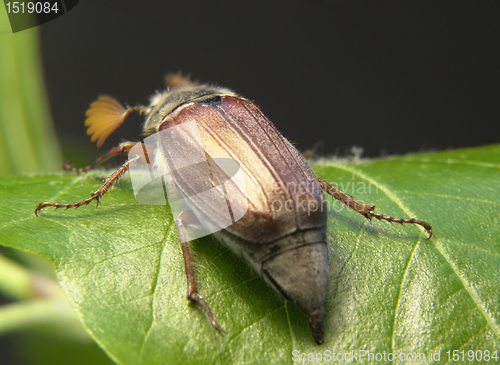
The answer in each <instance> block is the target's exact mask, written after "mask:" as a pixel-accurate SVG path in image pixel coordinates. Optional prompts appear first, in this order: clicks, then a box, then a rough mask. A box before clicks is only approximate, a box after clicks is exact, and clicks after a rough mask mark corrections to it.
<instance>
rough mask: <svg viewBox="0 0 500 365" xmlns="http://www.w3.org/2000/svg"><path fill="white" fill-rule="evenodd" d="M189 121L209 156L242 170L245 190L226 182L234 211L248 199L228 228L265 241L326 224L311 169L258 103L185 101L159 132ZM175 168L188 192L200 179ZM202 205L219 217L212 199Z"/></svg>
mask: <svg viewBox="0 0 500 365" xmlns="http://www.w3.org/2000/svg"><path fill="white" fill-rule="evenodd" d="M193 120H194V121H196V122H197V126H198V130H199V133H200V137H201V140H202V144H203V148H204V150H205V153H206V156H207V158H208V159H209V160H210V158H221V157H226V158H232V159H234V160H236V161H238V162H239V163H240V166H241V169H242V170H243V173H244V181H245V190H246V193H245V194H243V192H241V191H240V189H239V188H238V187H237V186H235V185H231V184H227V183H226V184H225V187H226V191H227V194H228V195H230V196H232V197H233V198H234V197H237V198H236V199H233V200H232V201H231V207H232V208H233V210H237V207H235V204H238V202H239V203H243V202H244V201H245V200H246V201H247V202H248V211H247V212H246V214H245V215H244V216H243V217H242V218H241V219H240V220H238V221H237V222H236V223H234V224H233V225H231V226H229V227H227V231H229V232H230V233H231V234H234V235H235V236H237V237H240V238H242V239H245V240H249V241H251V242H255V243H268V242H273V241H275V240H277V239H279V238H281V237H284V236H286V235H289V234H291V233H294V232H295V231H297V230H306V229H310V228H320V227H322V226H324V225H325V224H326V217H327V215H326V204H325V200H324V196H323V192H322V190H321V188H320V186H319V183H318V181H317V179H316V177H315V175H314V173H313V172H312V170H311V168H310V167H309V165H308V164H307V162H306V161H305V159H304V158H303V156H302V155H301V154H300V152H299V151H297V149H295V148H294V147H293V146H292V145H291V144H290V143H289V142H288V141H287V140H286V139H285V138H284V137H283V136H282V135H281V134H280V133H279V132H278V131H277V130H276V128H275V127H274V125H273V124H272V123H271V122H270V120H269V119H268V118H267V117H266V116H265V115H264V114H263V113H262V111H261V110H260V108H259V107H258V105H257V104H255V103H254V102H253V101H250V100H247V99H241V98H237V97H232V96H224V97H222V101H221V103H219V104H217V105H202V104H198V103H192V104H188V105H186V106H184V107H181V108H180V109H179V110H178V111H176V112H174V113H172V114H171V115H170V116H168V117H167V118H166V119H165V121H164V122H163V123H162V125H161V126H160V128H159V130H163V129H166V128H169V127H172V126H175V125H179V124H182V123H186V122H190V121H193ZM164 153H167V154H168V151H165V152H164ZM172 163H173V164H174V165H175V164H176V162H175V161H172ZM179 171H181V172H180V173H179V174H177V175H176V176H174V177H175V181H176V184H177V186H178V187H179V188H180V189H181V190H182V191H184V192H186V193H187V195H190V194H192V192H193V191H196V190H197V184H202V182H199V181H197V180H196V177H195V176H193V175H192V174H191V175H189V172H186V174H184V172H185V170H179ZM191 171H192V170H191ZM183 174H184V175H183ZM201 205H203V206H199V207H198V208H199V209H200V210H201V211H203V212H204V213H205V214H206V215H207V216H208V217H211V216H214V215H217V210H216V209H214V207H213V202H209V201H207V202H203V203H201Z"/></svg>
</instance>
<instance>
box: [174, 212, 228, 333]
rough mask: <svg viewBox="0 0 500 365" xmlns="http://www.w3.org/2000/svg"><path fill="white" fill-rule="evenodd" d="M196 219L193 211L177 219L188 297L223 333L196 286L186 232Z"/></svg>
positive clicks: (182, 214)
mask: <svg viewBox="0 0 500 365" xmlns="http://www.w3.org/2000/svg"><path fill="white" fill-rule="evenodd" d="M193 219H196V217H194V214H193V213H192V212H183V213H181V214H180V215H179V218H177V219H176V220H175V224H176V225H177V231H178V233H179V239H180V241H181V248H182V255H183V257H184V269H185V272H186V279H187V299H188V300H191V301H193V302H196V303H198V304H199V305H201V307H202V308H203V310H204V311H205V313H206V314H207V317H208V319H209V320H210V324H211V325H212V327H213V328H215V329H216V330H217V332H219V333H220V334H223V332H224V330H223V329H222V328H221V327H220V326H219V324H218V323H217V322H216V321H215V318H214V315H213V313H212V309H210V306H209V305H208V303H207V302H206V300H205V298H203V297H202V296H201V295H200V294H199V293H198V288H197V287H196V281H195V277H194V270H193V262H192V260H191V253H190V252H189V245H188V239H187V234H186V226H187V225H188V224H189V221H190V220H193Z"/></svg>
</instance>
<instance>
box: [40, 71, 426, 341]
mask: <svg viewBox="0 0 500 365" xmlns="http://www.w3.org/2000/svg"><path fill="white" fill-rule="evenodd" d="M166 84H167V89H166V90H165V91H162V92H159V93H157V94H155V95H154V96H153V97H152V98H151V102H150V104H149V105H148V106H137V107H133V108H128V109H126V108H124V107H123V106H121V104H120V103H118V102H117V101H116V100H115V99H113V98H111V97H107V96H101V97H100V98H99V99H98V100H97V101H96V102H94V103H92V104H91V107H90V109H89V110H88V111H87V113H86V115H87V120H86V122H85V125H86V126H87V127H89V128H88V130H87V134H89V135H92V137H91V140H92V141H97V145H98V146H99V147H100V146H101V145H102V144H103V143H104V141H105V139H106V138H107V137H108V136H109V135H110V134H111V133H112V132H113V131H114V130H115V129H116V128H118V127H119V126H120V125H121V124H122V123H123V122H124V120H125V119H126V118H127V116H128V115H129V114H130V113H132V112H134V111H138V112H140V113H142V114H144V115H145V117H146V122H145V124H144V133H145V134H146V135H152V134H154V133H158V132H161V131H163V130H166V129H168V128H171V127H174V126H179V125H183V124H184V123H188V122H193V121H194V122H196V124H197V126H198V131H199V135H200V138H201V141H202V145H203V149H204V153H205V155H206V157H207V163H209V164H211V165H210V166H211V167H210V168H211V170H210V171H211V172H210V173H211V174H212V173H213V176H215V172H214V171H215V169H214V166H216V165H214V164H213V161H214V160H213V157H214V156H216V157H226V158H231V159H233V160H236V161H237V162H238V163H239V166H240V168H241V170H242V173H243V176H244V183H245V186H246V193H245V195H244V196H243V195H241V196H240V197H239V198H238V199H233V200H232V201H231V212H236V211H237V210H238V209H239V208H240V207H239V206H238V205H239V204H241V205H242V204H243V203H244V204H245V206H246V207H248V210H246V213H245V214H244V215H243V216H242V217H241V219H239V220H237V221H234V220H233V222H234V223H233V224H231V225H229V226H227V227H225V228H224V229H221V230H219V231H218V232H215V233H214V235H215V237H216V238H217V239H218V240H219V241H220V242H222V243H223V244H224V245H226V246H227V247H228V248H230V249H231V250H232V251H233V252H235V253H236V254H237V255H238V256H240V257H243V258H244V259H245V260H246V261H247V262H249V263H250V265H251V266H252V267H253V268H254V270H255V271H256V272H257V273H258V274H259V275H260V276H261V277H262V278H263V279H264V280H265V281H266V282H267V283H268V284H269V285H270V286H271V287H272V288H274V290H275V291H276V292H278V293H279V294H280V295H282V296H283V297H284V298H286V299H287V300H289V301H292V302H294V303H296V304H297V305H298V306H299V307H300V308H301V309H302V311H303V312H304V313H305V315H306V317H307V319H308V322H309V328H310V330H311V333H312V336H313V338H314V340H315V341H316V342H317V343H318V344H321V343H323V341H324V329H323V307H324V302H325V296H326V290H327V286H328V281H329V277H330V270H329V263H328V253H327V246H326V244H327V243H326V222H327V211H326V204H325V198H324V196H323V190H324V191H326V192H327V193H328V194H330V195H332V196H333V197H335V198H336V199H338V200H340V201H341V202H342V203H344V204H345V205H347V206H349V207H350V208H352V209H354V210H356V211H357V212H359V213H360V214H362V215H363V216H365V217H366V218H368V219H370V220H371V218H372V217H375V218H377V219H380V220H386V221H390V222H397V223H413V224H418V225H421V226H422V227H424V228H425V229H426V230H427V232H428V233H429V235H430V236H431V235H432V230H431V226H430V225H429V224H428V223H426V222H423V221H420V220H416V219H414V218H411V219H398V218H393V217H387V216H385V215H383V214H380V213H375V212H374V208H375V207H374V206H372V205H366V204H363V203H360V202H357V201H356V200H354V198H352V197H351V196H349V195H347V194H344V193H343V192H341V191H339V190H338V189H336V188H335V187H334V186H332V185H331V184H329V183H328V182H327V181H325V180H323V179H322V178H320V177H318V176H316V175H315V174H314V173H313V172H312V170H311V168H310V167H309V165H308V164H307V162H306V160H305V159H304V157H303V156H302V155H301V154H300V152H299V151H298V150H297V149H296V148H295V147H293V145H292V144H291V143H290V142H289V141H287V140H286V139H285V138H284V137H283V136H282V135H281V134H280V133H279V132H278V131H277V130H276V128H275V127H274V125H273V124H272V123H271V121H270V120H269V119H268V118H267V117H266V116H265V115H264V114H263V112H262V111H261V110H260V108H259V107H258V105H257V104H256V103H254V102H253V101H251V100H248V99H245V98H243V97H241V96H238V95H237V94H235V93H234V92H232V91H231V90H229V89H226V88H222V87H219V86H214V85H209V84H198V83H197V82H192V81H191V80H190V79H189V78H186V77H182V76H181V75H179V74H177V75H171V76H169V77H167V78H166ZM135 144H136V143H134V142H123V143H121V144H120V145H119V146H118V147H115V148H113V149H111V150H110V151H109V152H108V153H106V154H104V155H103V156H101V157H99V158H98V159H97V160H96V161H95V162H94V163H93V164H91V165H89V166H87V167H85V168H82V169H76V168H74V167H72V166H71V165H70V164H69V163H67V162H65V163H63V166H64V167H65V168H66V169H69V170H72V171H75V172H78V173H80V172H84V171H87V170H89V169H91V168H93V167H95V166H96V165H97V164H99V163H100V162H102V161H104V160H106V159H108V158H111V157H114V156H116V155H118V154H127V153H128V152H129V151H130V150H131V149H132V148H133V146H134V145H135ZM143 146H144V145H143ZM153 148H154V153H153V154H150V157H149V158H150V159H152V161H148V162H151V164H152V165H153V166H155V168H156V169H159V170H162V169H164V168H165V169H166V168H167V167H168V166H167V165H168V164H174V165H175V164H179V161H176V160H175V159H172V158H170V157H171V156H170V157H169V146H165V145H162V144H161V143H158V145H156V146H153ZM146 159H148V157H146ZM167 161H168V163H167ZM134 163H137V161H136V159H132V160H131V159H129V160H128V161H127V162H126V163H125V164H123V165H122V166H121V167H120V168H119V169H118V170H117V171H116V172H115V173H114V174H113V175H111V176H110V177H109V178H108V179H107V180H105V182H104V184H103V185H102V186H101V187H100V188H99V189H98V190H96V191H95V192H93V193H92V194H91V196H90V198H88V199H85V200H82V201H80V202H77V203H72V204H59V203H48V202H44V203H40V204H39V205H38V206H37V207H36V209H35V214H37V213H38V212H39V211H40V210H41V209H42V208H44V207H55V208H72V207H74V208H78V207H79V206H81V205H87V204H88V203H90V202H91V201H93V200H96V201H97V203H99V200H100V198H101V197H102V196H103V195H104V193H106V191H107V190H108V189H109V188H110V187H111V186H112V185H113V184H114V183H115V182H116V181H118V179H119V178H120V177H121V176H122V175H123V174H124V173H125V172H126V171H127V170H128V169H129V168H130V167H131V165H133V164H134ZM186 171H187V170H178V171H177V172H176V173H175V174H173V175H172V176H173V179H174V182H175V185H176V187H177V189H178V190H179V191H180V192H181V194H183V195H186V196H189V194H190V192H192V191H193V189H194V190H196V189H197V186H196V184H198V182H197V179H196V170H193V169H191V170H189V171H187V172H186ZM211 176H212V175H211ZM213 176H212V181H211V184H212V185H215V182H214V180H215V178H213ZM226 193H227V192H226ZM217 214H218V211H217V209H216V207H214V206H213V204H210V202H209V201H204V200H200V201H198V202H197V203H193V204H191V205H190V209H188V210H186V211H184V212H182V213H181V214H179V216H178V217H176V223H177V228H178V232H179V238H180V241H181V245H182V252H183V256H184V262H185V270H186V277H187V281H188V299H189V300H192V301H196V302H198V303H199V304H200V305H201V306H202V307H203V308H204V310H205V311H206V313H207V316H208V317H209V319H210V321H211V324H212V326H213V327H214V328H215V329H216V330H217V331H219V332H221V331H222V329H221V327H220V326H219V325H218V324H217V322H216V321H215V319H214V315H213V314H212V311H211V309H210V307H209V306H208V304H207V302H206V301H205V300H204V298H203V297H202V296H201V295H199V293H198V292H197V288H196V283H195V278H194V271H193V265H192V261H191V256H190V253H189V247H188V238H187V235H186V230H187V227H189V226H190V225H193V224H202V225H210V222H209V221H210V217H215V216H216V215H217ZM231 214H233V213H231ZM201 216H204V217H209V218H208V221H207V220H206V219H200V217H201ZM213 219H215V218H213Z"/></svg>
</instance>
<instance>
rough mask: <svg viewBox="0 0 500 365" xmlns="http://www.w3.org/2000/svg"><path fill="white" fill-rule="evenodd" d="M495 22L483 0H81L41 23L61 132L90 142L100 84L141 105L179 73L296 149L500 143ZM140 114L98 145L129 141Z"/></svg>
mask: <svg viewBox="0 0 500 365" xmlns="http://www.w3.org/2000/svg"><path fill="white" fill-rule="evenodd" d="M499 19H500V2H498V1H487V0H484V1H481V2H472V1H460V0H454V1H437V0H432V1H372V0H370V1H357V0H348V1H268V2H264V1H248V2H244V1H231V2H230V1H217V2H212V1H203V2H202V1H183V2H171V1H163V2H160V1H119V2H118V1H98V0H85V1H81V2H80V3H79V4H78V5H77V6H76V7H75V8H74V9H73V10H72V11H71V12H69V13H68V14H66V15H65V16H63V17H60V18H58V19H56V20H55V21H53V22H50V23H47V24H44V25H42V26H41V27H40V28H41V40H42V52H43V61H44V69H45V75H46V82H47V87H48V91H49V97H50V102H51V108H52V113H53V116H54V119H55V123H56V127H57V129H58V131H60V132H64V134H61V135H62V136H63V138H64V139H65V141H66V142H67V143H68V142H69V143H71V142H72V141H79V140H82V141H83V140H85V143H86V144H88V145H89V146H90V141H89V140H88V138H87V137H86V135H85V128H84V126H83V121H84V112H85V110H86V109H87V107H88V105H89V104H90V102H91V101H93V100H95V99H96V97H97V96H98V95H99V94H109V95H112V96H114V97H116V98H118V100H120V101H121V102H123V103H128V104H130V105H135V104H138V103H140V104H144V103H147V102H148V100H149V96H150V95H151V94H152V93H153V92H154V91H155V90H158V89H161V88H162V87H163V76H164V75H165V74H166V73H168V72H172V71H179V70H182V71H184V72H185V73H191V74H192V75H193V77H194V78H195V79H199V80H201V81H203V82H214V83H218V84H219V85H222V86H226V87H229V88H232V89H233V90H235V91H236V92H238V93H240V94H242V95H243V96H245V97H248V98H251V99H253V100H255V101H257V103H258V104H259V105H260V106H261V107H262V108H263V110H264V112H265V113H266V114H267V115H268V117H270V119H271V120H272V121H273V122H274V124H275V125H276V126H277V128H278V129H279V130H280V131H281V132H282V133H283V135H285V136H286V137H288V138H289V139H291V140H292V141H294V142H295V143H297V147H298V148H299V149H300V150H302V151H304V150H306V149H309V148H312V147H314V146H315V145H317V143H318V142H323V148H320V149H319V152H320V153H322V154H333V153H335V152H338V153H340V155H343V154H345V153H346V151H348V150H349V149H350V147H352V146H353V145H357V146H361V147H363V148H364V149H365V154H364V155H365V156H380V155H384V154H402V153H407V152H416V151H423V150H429V149H438V150H441V149H447V148H458V147H468V146H477V145H481V144H488V143H496V142H498V141H499V138H498V133H497V132H496V130H497V129H498V128H497V126H498V123H499V120H500V102H499V101H500V98H499V96H500V88H499V85H500V83H499V81H500V73H499V70H500V67H499V66H500V48H499V40H500V25H499V24H500V20H499ZM141 123H142V120H141V119H140V117H133V118H131V119H130V120H127V122H126V123H125V124H124V125H123V126H122V127H121V128H120V129H119V130H118V131H117V132H115V134H114V135H113V136H111V137H110V138H109V139H108V141H107V142H106V143H105V145H104V147H103V151H104V150H106V149H107V148H110V147H112V146H113V145H115V144H116V143H118V142H119V141H120V140H121V139H122V138H125V139H132V140H140V139H141V136H140V133H141ZM96 153H98V152H97V150H96Z"/></svg>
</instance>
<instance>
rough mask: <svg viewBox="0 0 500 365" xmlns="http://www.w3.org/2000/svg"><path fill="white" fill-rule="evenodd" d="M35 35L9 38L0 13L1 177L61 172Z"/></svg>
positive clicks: (4, 15) (6, 22)
mask: <svg viewBox="0 0 500 365" xmlns="http://www.w3.org/2000/svg"><path fill="white" fill-rule="evenodd" d="M40 58H41V57H40V50H39V42H38V33H37V32H36V31H35V30H34V29H33V30H28V31H23V32H19V33H16V34H12V30H11V28H10V25H9V19H8V17H7V12H5V11H3V9H2V10H1V11H0V175H7V174H16V173H22V172H51V171H57V170H61V153H60V149H59V144H58V142H57V138H56V136H55V132H54V128H53V126H52V121H51V117H50V111H49V105H48V101H47V96H46V95H45V87H44V82H43V72H42V67H41V60H40Z"/></svg>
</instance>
